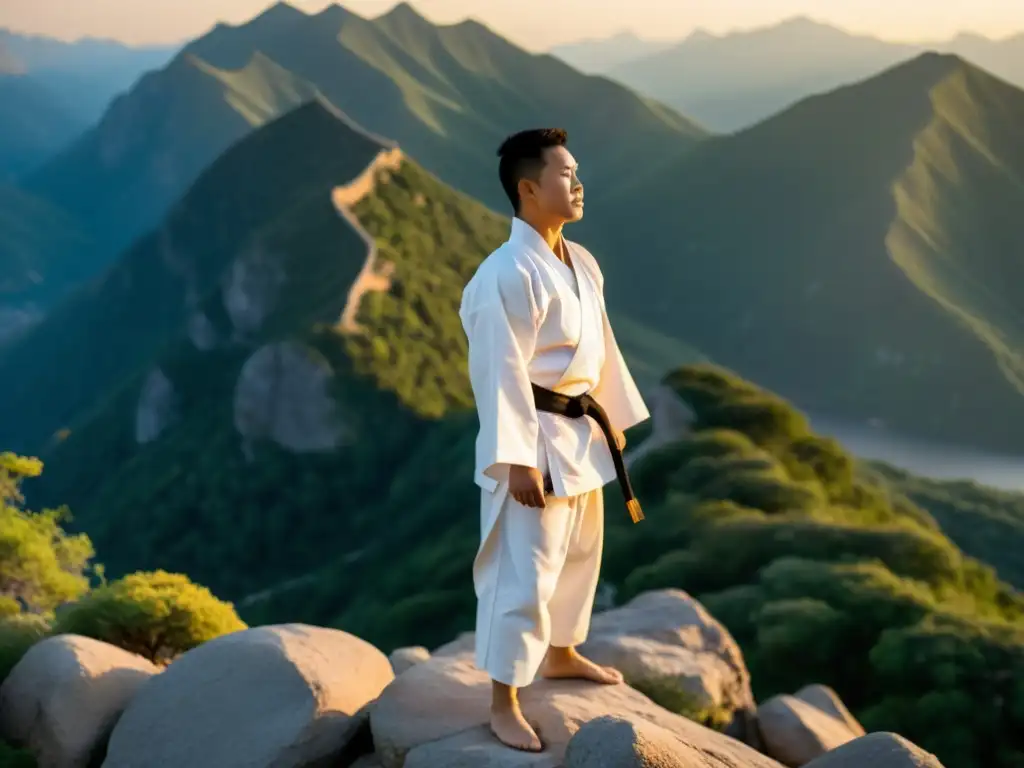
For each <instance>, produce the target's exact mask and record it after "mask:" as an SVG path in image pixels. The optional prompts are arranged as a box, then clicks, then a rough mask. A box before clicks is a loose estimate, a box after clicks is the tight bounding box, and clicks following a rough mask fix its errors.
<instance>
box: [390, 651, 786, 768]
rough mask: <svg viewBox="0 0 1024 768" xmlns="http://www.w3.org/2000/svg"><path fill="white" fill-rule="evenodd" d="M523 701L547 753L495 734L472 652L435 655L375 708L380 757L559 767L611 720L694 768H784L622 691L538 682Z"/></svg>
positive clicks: (453, 766) (421, 763) (452, 766)
mask: <svg viewBox="0 0 1024 768" xmlns="http://www.w3.org/2000/svg"><path fill="white" fill-rule="evenodd" d="M520 701H521V702H522V706H523V711H524V713H525V714H526V717H527V719H529V720H530V721H531V722H533V723H535V724H536V727H537V730H538V733H539V735H540V737H541V740H542V741H543V742H544V744H545V751H544V752H541V753H529V752H520V751H518V750H512V749H509V748H507V747H505V746H504V745H502V744H500V743H498V742H497V741H496V739H495V738H494V736H492V735H491V733H490V730H489V728H488V725H487V722H488V719H489V710H490V702H491V683H490V680H489V679H488V677H487V674H486V673H485V672H482V671H481V670H479V669H477V668H476V666H475V664H474V663H473V654H472V652H471V651H463V652H461V653H448V654H445V655H440V656H438V655H434V656H433V657H432V658H430V659H429V660H427V661H424V662H421V663H419V664H417V665H415V666H414V667H412V668H410V669H408V670H407V671H406V672H404V673H403V674H402V675H401V676H399V677H397V678H395V681H394V682H393V683H392V684H391V685H389V686H388V687H387V689H385V690H384V692H383V693H382V694H381V696H380V698H379V699H378V700H377V701H376V702H374V703H373V704H372V705H371V707H370V729H371V731H372V733H373V743H374V746H375V749H376V754H377V756H378V758H379V759H380V761H381V764H382V765H383V768H425V766H442V765H443V766H446V768H460V767H461V766H467V767H468V766H501V767H504V766H544V767H545V768H554V767H555V766H559V765H561V764H562V763H561V761H562V759H563V756H564V754H565V751H566V747H567V745H568V744H569V741H570V739H571V738H572V737H573V736H574V734H575V733H576V732H577V731H578V730H579V728H580V726H581V725H582V724H584V723H587V722H590V721H592V720H595V719H597V718H599V717H602V716H605V715H609V716H612V717H616V718H619V719H623V720H627V721H629V722H632V723H638V724H640V726H641V727H645V726H646V724H648V723H651V724H653V725H655V726H659V727H660V728H662V729H665V730H666V731H668V732H669V733H671V734H672V735H673V736H674V737H675V738H677V739H679V740H680V741H681V742H683V743H684V744H685V745H687V746H688V748H689V749H690V752H689V753H686V752H685V750H684V754H692V755H694V756H697V757H699V759H702V760H704V761H705V762H704V763H701V762H695V763H694V764H695V765H704V764H707V765H709V766H710V765H714V766H715V768H730V767H731V766H735V768H780V766H779V764H778V763H776V762H775V761H774V760H771V759H769V758H767V757H765V756H764V755H761V754H759V753H757V752H756V751H755V750H753V749H751V748H750V747H748V746H746V745H744V744H741V743H739V742H738V741H736V740H734V739H730V738H729V737H727V736H724V735H722V734H720V733H717V732H715V731H712V730H710V729H708V728H704V727H703V726H701V725H698V724H697V723H695V722H693V721H691V720H687V719H686V718H684V717H681V716H679V715H675V714H672V713H671V712H668V711H667V710H665V709H663V708H661V707H659V706H658V705H657V704H655V703H654V702H652V701H651V700H650V699H648V698H647V697H646V696H644V695H643V694H641V693H639V692H637V691H635V690H633V689H632V688H630V687H629V686H627V685H624V684H623V685H615V686H602V685H596V684H594V683H588V682H585V681H579V680H538V681H536V682H534V683H533V684H531V685H529V686H527V687H525V688H523V689H522V690H521V691H520ZM439 702H443V703H444V704H443V706H439ZM715 761H717V762H715ZM691 762H693V760H691Z"/></svg>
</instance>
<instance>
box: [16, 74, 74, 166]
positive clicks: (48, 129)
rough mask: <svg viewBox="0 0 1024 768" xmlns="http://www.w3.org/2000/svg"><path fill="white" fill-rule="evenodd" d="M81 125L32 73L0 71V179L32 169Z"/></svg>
mask: <svg viewBox="0 0 1024 768" xmlns="http://www.w3.org/2000/svg"><path fill="white" fill-rule="evenodd" d="M2 66H3V62H2V61H0V69H2ZM85 128H86V123H85V122H84V121H83V120H82V119H80V118H79V117H77V116H76V115H74V114H73V113H72V112H70V111H69V110H68V109H67V108H66V107H65V106H64V105H63V104H62V103H61V101H60V99H59V98H57V97H56V96H55V95H54V94H53V93H51V92H50V91H49V89H48V88H47V87H46V86H45V85H44V84H43V83H41V82H40V81H39V80H38V79H36V78H35V77H34V76H33V75H27V74H3V73H2V71H0V181H2V180H7V181H12V180H14V178H15V177H17V176H20V175H22V174H24V173H26V172H28V171H31V170H34V169H35V168H36V167H37V166H39V165H41V164H42V163H43V162H44V161H45V160H48V159H49V158H50V157H51V156H52V155H54V154H56V152H57V151H58V150H60V149H62V148H63V147H64V146H65V145H67V144H69V143H70V142H71V140H72V139H73V138H74V137H75V136H76V135H77V134H78V133H80V132H81V131H83V130H85Z"/></svg>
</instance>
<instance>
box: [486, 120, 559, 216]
mask: <svg viewBox="0 0 1024 768" xmlns="http://www.w3.org/2000/svg"><path fill="white" fill-rule="evenodd" d="M568 138H569V135H568V134H567V133H566V132H565V131H564V130H563V129H561V128H531V129H530V130H527V131H520V132H519V133H515V134H513V135H511V136H509V137H508V138H507V139H505V141H503V142H502V143H501V146H500V147H498V157H500V158H501V160H499V161H498V178H499V179H500V180H501V186H502V189H504V190H505V194H506V195H508V199H509V202H510V203H512V210H513V211H515V212H516V213H519V205H520V202H521V201H520V199H519V180H520V179H530V180H531V181H536V180H537V179H538V178H539V177H540V172H541V171H542V170H543V169H544V151H545V150H546V149H550V148H551V147H562V146H565V142H566V141H567V140H568Z"/></svg>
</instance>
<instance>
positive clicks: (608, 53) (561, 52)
mask: <svg viewBox="0 0 1024 768" xmlns="http://www.w3.org/2000/svg"><path fill="white" fill-rule="evenodd" d="M672 45H673V41H669V40H648V39H646V38H641V37H638V36H637V35H636V34H634V33H633V32H619V33H618V34H615V35H612V36H611V37H605V38H588V39H586V40H579V41H577V42H574V43H565V44H564V45H557V46H555V47H554V48H552V49H551V51H550V53H551V55H552V56H554V57H556V58H559V59H561V60H562V61H564V62H565V63H566V64H570V65H572V66H573V67H575V68H576V69H578V70H579V71H580V72H586V73H588V74H604V73H606V72H608V71H609V70H611V69H614V68H615V67H617V66H619V65H621V64H625V63H626V62H628V61H634V60H636V59H641V58H644V57H646V56H651V55H653V54H656V53H659V52H660V51H663V50H665V49H666V48H669V47H670V46H672Z"/></svg>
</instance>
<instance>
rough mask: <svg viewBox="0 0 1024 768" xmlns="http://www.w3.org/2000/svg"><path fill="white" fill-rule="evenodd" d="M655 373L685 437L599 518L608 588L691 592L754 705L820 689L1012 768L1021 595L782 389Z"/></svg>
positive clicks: (981, 761)
mask: <svg viewBox="0 0 1024 768" xmlns="http://www.w3.org/2000/svg"><path fill="white" fill-rule="evenodd" d="M666 381H667V383H669V384H670V385H671V386H673V387H674V388H675V390H676V391H677V392H678V393H679V394H680V395H681V396H682V398H683V399H684V400H686V402H687V404H688V405H689V406H690V407H691V408H692V409H693V411H694V414H695V432H694V433H693V434H692V435H691V436H689V437H688V438H686V439H684V440H681V441H679V442H678V443H676V444H674V445H668V446H664V447H662V448H661V449H659V450H657V451H653V452H652V453H651V454H649V455H648V456H645V457H644V458H642V459H641V460H640V461H639V462H638V465H637V467H636V469H635V471H634V472H633V473H632V474H633V477H634V485H635V486H636V490H637V493H638V495H639V497H640V498H641V499H642V501H643V502H644V504H645V507H646V508H647V509H648V513H647V517H648V520H649V523H648V524H646V529H644V526H633V527H627V525H626V524H625V523H621V522H618V523H617V522H615V519H614V518H612V520H613V522H612V525H619V526H621V528H620V529H619V530H617V531H615V533H614V535H610V536H609V548H608V556H607V557H606V562H607V563H608V565H607V569H606V570H608V571H610V572H613V573H614V574H615V578H616V580H617V581H619V583H620V584H622V585H623V588H622V589H621V590H620V592H619V598H620V599H621V600H628V599H629V598H630V597H632V596H633V595H635V594H636V593H637V592H640V591H644V590H648V589H654V588H661V587H679V588H682V589H685V590H687V591H690V592H691V593H693V594H694V595H695V596H696V597H697V598H698V599H699V600H701V601H702V602H703V603H704V604H705V606H706V607H707V608H708V610H710V611H711V613H712V614H713V615H715V616H716V617H717V618H718V619H719V620H720V621H722V622H723V623H724V624H725V625H726V627H727V628H728V629H729V630H730V632H731V633H732V634H733V635H734V637H735V638H736V640H737V642H738V643H739V644H740V646H741V648H742V650H743V652H744V656H745V658H746V661H747V665H748V667H749V668H750V672H751V678H752V681H753V685H754V692H755V694H756V695H757V697H758V698H759V699H763V698H765V697H768V696H771V695H774V694H776V693H783V692H786V693H788V692H792V691H794V690H797V689H799V688H800V687H802V686H803V685H805V684H807V683H812V682H818V683H824V684H826V685H830V686H832V687H833V688H835V689H836V690H837V691H838V692H839V694H840V695H841V696H842V698H843V700H844V701H845V702H846V703H847V704H848V705H849V706H850V707H851V709H852V710H853V711H854V713H855V714H856V715H857V716H858V717H860V718H861V719H862V721H863V722H864V724H865V726H866V727H868V728H869V729H876V730H892V731H897V732H899V733H901V734H903V735H904V736H906V737H908V738H910V739H911V740H913V741H915V742H917V743H919V744H920V745H921V746H923V747H924V748H926V749H928V750H930V751H932V752H934V753H935V754H937V755H938V757H939V758H940V759H941V760H942V761H943V763H944V764H945V765H946V766H947V768H982V766H985V768H989V766H993V767H995V768H1011V767H1012V768H1019V766H1020V765H1021V764H1020V762H1019V760H1020V757H1019V756H1020V754H1021V753H1022V752H1024V598H1022V597H1021V596H1020V595H1019V594H1017V593H1015V592H1014V591H1013V590H1012V589H1011V588H1009V587H1007V585H1005V584H1003V583H1001V582H1000V581H999V580H998V579H997V578H996V576H995V573H994V572H993V570H992V568H990V567H988V566H987V565H984V564H982V563H979V562H977V561H974V560H972V559H970V558H969V557H966V556H964V555H963V553H961V552H960V550H959V549H958V548H957V547H956V546H955V545H954V544H953V543H952V542H950V541H949V539H947V538H946V537H945V536H944V535H943V534H942V532H941V531H940V530H939V526H938V525H937V524H936V522H935V520H934V518H932V516H931V515H930V514H928V513H927V512H925V511H924V510H922V509H920V508H919V507H917V506H916V505H915V504H913V503H912V502H911V501H909V500H908V498H907V497H906V496H905V495H904V494H902V493H899V492H897V491H896V490H894V488H893V487H892V486H890V485H888V484H886V483H885V482H884V481H882V480H880V479H879V478H878V476H877V475H875V476H870V475H866V474H865V473H863V472H861V471H860V470H859V468H858V465H857V463H856V462H855V461H854V460H853V459H852V458H851V457H849V456H848V455H847V454H846V453H845V452H844V451H843V450H842V448H841V446H839V444H838V443H836V442H835V441H834V440H831V439H829V438H824V437H821V436H818V435H815V434H814V433H812V432H811V431H810V428H809V425H808V423H807V420H806V419H805V418H804V417H803V416H802V415H801V414H799V413H798V412H796V410H795V409H793V408H792V407H791V406H790V405H789V404H788V403H786V402H785V401H784V400H782V399H781V398H779V397H777V396H775V395H773V394H771V393H769V392H765V391H763V390H760V389H758V388H757V387H755V386H754V385H753V384H750V383H749V382H745V381H742V380H741V379H739V378H737V377H735V376H733V375H732V374H730V373H729V372H728V371H725V370H723V369H720V368H715V367H712V366H703V365H702V366H693V367H687V368H683V369H680V370H679V371H676V372H675V373H673V374H672V375H670V376H669V377H667V379H666ZM766 455H767V456H768V459H767V460H766ZM1015 750H1016V751H1015Z"/></svg>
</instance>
